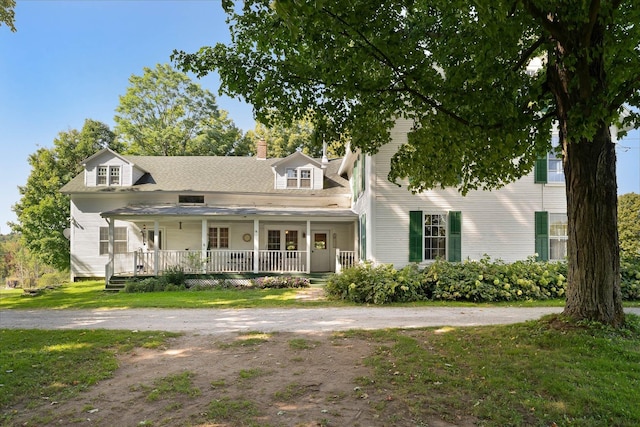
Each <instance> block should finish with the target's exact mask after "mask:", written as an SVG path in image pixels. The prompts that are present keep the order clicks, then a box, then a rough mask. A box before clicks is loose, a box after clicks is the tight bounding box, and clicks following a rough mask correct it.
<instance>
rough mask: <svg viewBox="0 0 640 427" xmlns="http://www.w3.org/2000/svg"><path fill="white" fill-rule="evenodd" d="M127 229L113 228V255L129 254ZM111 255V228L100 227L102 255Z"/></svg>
mask: <svg viewBox="0 0 640 427" xmlns="http://www.w3.org/2000/svg"><path fill="white" fill-rule="evenodd" d="M127 246H128V245H127V227H114V228H113V253H114V254H124V253H126V252H127ZM107 254H109V227H100V255H107Z"/></svg>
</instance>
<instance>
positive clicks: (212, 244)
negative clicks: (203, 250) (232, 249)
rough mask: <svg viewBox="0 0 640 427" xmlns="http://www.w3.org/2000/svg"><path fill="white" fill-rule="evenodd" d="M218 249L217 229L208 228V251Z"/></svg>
mask: <svg viewBox="0 0 640 427" xmlns="http://www.w3.org/2000/svg"><path fill="white" fill-rule="evenodd" d="M217 247H218V228H217V227H211V228H209V249H215V248H217Z"/></svg>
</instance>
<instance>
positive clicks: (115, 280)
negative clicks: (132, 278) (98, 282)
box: [104, 277, 127, 292]
mask: <svg viewBox="0 0 640 427" xmlns="http://www.w3.org/2000/svg"><path fill="white" fill-rule="evenodd" d="M126 282H127V278H126V277H111V278H110V279H109V281H108V282H107V284H106V285H105V287H104V290H105V291H109V292H120V291H121V290H123V289H124V286H125V284H126Z"/></svg>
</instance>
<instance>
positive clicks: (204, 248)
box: [201, 218, 209, 274]
mask: <svg viewBox="0 0 640 427" xmlns="http://www.w3.org/2000/svg"><path fill="white" fill-rule="evenodd" d="M208 231H209V230H208V228H207V220H206V218H205V219H203V220H202V238H201V239H202V245H201V247H202V256H201V258H202V261H203V262H202V273H203V274H206V273H207V263H206V261H205V260H206V259H207V246H208V243H209V234H208Z"/></svg>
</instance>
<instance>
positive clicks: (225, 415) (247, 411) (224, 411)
mask: <svg viewBox="0 0 640 427" xmlns="http://www.w3.org/2000/svg"><path fill="white" fill-rule="evenodd" d="M258 415H259V411H258V409H257V408H256V405H255V404H254V403H253V402H251V401H248V400H234V399H230V398H228V397H223V398H222V399H219V400H213V401H212V402H211V403H209V407H208V408H207V414H206V417H207V419H209V420H211V421H213V422H215V423H231V425H234V426H258V425H262V424H258V423H254V422H253V420H252V418H253V417H256V416H258ZM225 425H226V424H225Z"/></svg>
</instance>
